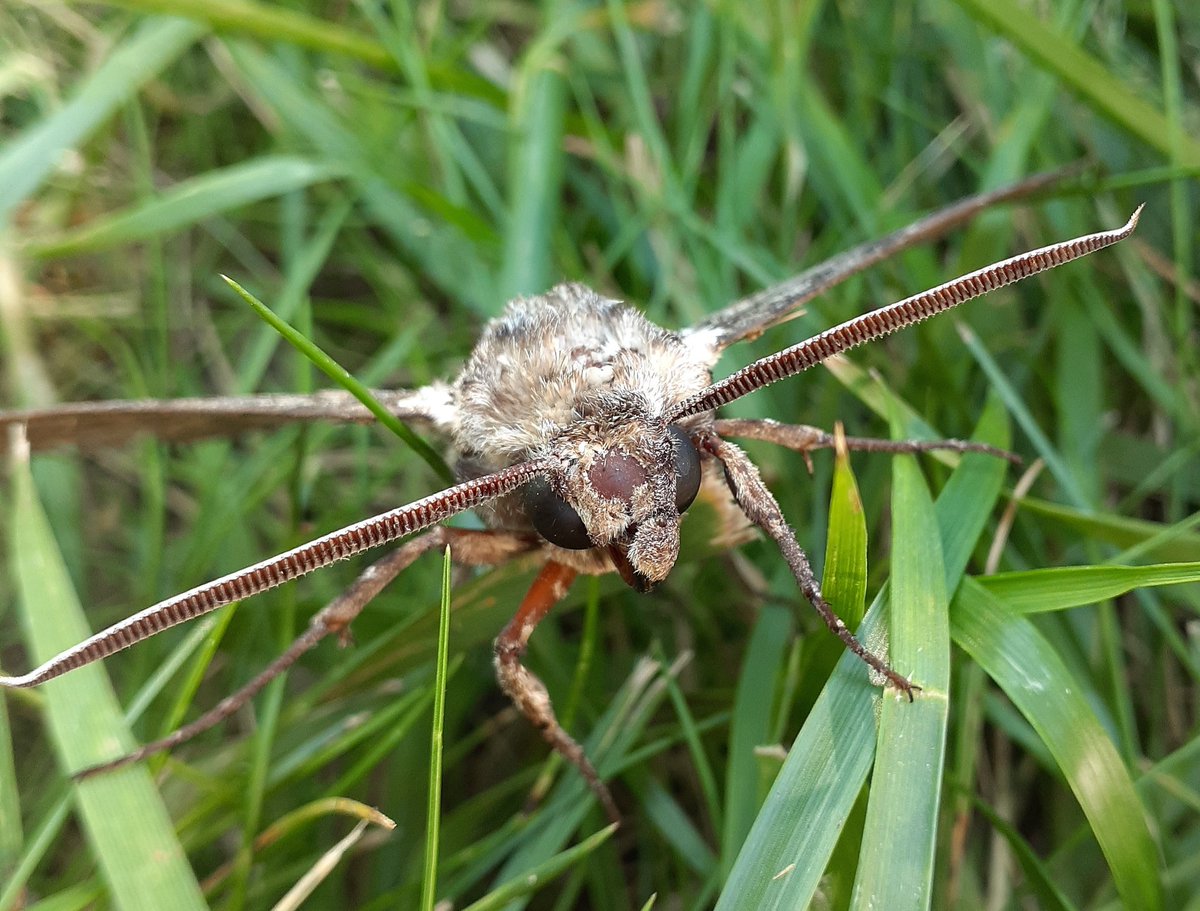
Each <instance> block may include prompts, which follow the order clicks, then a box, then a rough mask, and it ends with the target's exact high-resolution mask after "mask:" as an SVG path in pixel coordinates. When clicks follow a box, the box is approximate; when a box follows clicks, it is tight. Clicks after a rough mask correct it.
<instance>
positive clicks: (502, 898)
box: [463, 825, 617, 911]
mask: <svg viewBox="0 0 1200 911" xmlns="http://www.w3.org/2000/svg"><path fill="white" fill-rule="evenodd" d="M616 831H617V827H616V826H615V825H610V826H607V827H606V828H603V829H601V830H600V831H599V832H595V833H593V834H592V835H589V836H588V837H587V838H585V839H584V840H583V841H581V842H580V843H579V844H577V845H572V846H571V847H569V848H567V849H565V850H563V851H560V852H559V853H557V854H555V855H554V856H553V857H550V858H548V859H546V860H544V861H542V863H540V864H538V865H537V866H535V867H532V868H531V869H529V870H528V871H527V872H525V873H522V874H521V875H520V876H517V877H515V878H514V879H512V880H510V881H508V882H506V883H503V884H501V885H499V886H497V887H496V888H495V889H494V890H492V891H491V892H489V893H488V894H487V896H485V897H484V898H481V899H480V900H479V901H477V902H474V903H473V904H470V905H468V906H467V907H466V908H464V909H463V911H495V909H497V908H504V907H507V906H509V905H510V904H511V903H512V902H514V901H517V900H518V899H521V898H525V897H526V896H529V895H532V894H533V893H534V892H536V891H537V890H538V889H541V888H542V887H543V886H545V885H546V883H547V882H549V881H550V880H551V879H553V878H554V877H555V876H558V875H560V874H561V873H563V872H565V871H566V870H569V869H571V868H572V867H574V866H576V865H578V864H579V863H581V862H582V861H583V860H584V859H585V858H587V857H588V855H590V854H592V853H593V852H594V851H595V850H596V849H597V848H598V847H600V846H601V845H602V844H604V843H605V842H606V841H608V839H609V838H611V837H612V834H613V833H614V832H616Z"/></svg>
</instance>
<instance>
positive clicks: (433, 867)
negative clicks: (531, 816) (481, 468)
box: [421, 547, 450, 911]
mask: <svg viewBox="0 0 1200 911" xmlns="http://www.w3.org/2000/svg"><path fill="white" fill-rule="evenodd" d="M449 657H450V548H449V547H447V548H446V552H445V553H444V554H443V556H442V601H441V608H440V610H439V611H438V648H437V659H436V660H435V662H434V684H433V725H432V731H431V735H430V744H429V803H428V806H427V813H428V815H427V817H426V822H425V877H424V880H423V881H422V888H421V907H422V908H423V909H425V911H433V906H434V902H435V901H436V899H437V866H438V829H439V825H440V823H441V814H442V746H443V744H444V742H445V735H446V677H447V668H448V667H449V663H450V662H449Z"/></svg>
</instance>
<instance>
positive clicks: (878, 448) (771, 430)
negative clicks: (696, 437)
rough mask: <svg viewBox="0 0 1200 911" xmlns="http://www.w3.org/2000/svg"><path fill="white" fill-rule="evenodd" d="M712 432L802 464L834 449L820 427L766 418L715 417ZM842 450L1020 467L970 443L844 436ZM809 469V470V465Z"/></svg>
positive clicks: (995, 450)
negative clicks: (776, 449) (779, 451)
mask: <svg viewBox="0 0 1200 911" xmlns="http://www.w3.org/2000/svg"><path fill="white" fill-rule="evenodd" d="M713 429H714V430H715V431H716V432H717V433H718V434H719V435H720V436H727V437H738V438H739V439H744V440H763V441H764V442H767V443H774V444H775V445H777V446H783V447H785V448H787V449H792V450H795V451H796V452H799V453H801V454H802V455H803V456H804V459H805V461H806V462H808V461H809V457H808V456H809V453H811V452H813V451H814V450H816V449H833V447H834V435H833V434H832V433H829V432H828V431H825V430H822V429H821V428H820V427H812V426H810V425H808V424H781V423H780V422H779V421H773V420H771V419H770V418H761V419H757V420H755V419H749V418H719V419H718V420H716V421H714V422H713ZM846 448H847V449H850V450H854V451H857V452H889V453H918V452H958V453H966V452H979V453H983V454H984V455H990V456H995V457H996V458H998V459H1004V460H1005V461H1006V462H1011V463H1012V464H1014V465H1020V464H1021V457H1020V456H1018V455H1017V454H1016V453H1012V452H1009V451H1008V450H1006V449H1000V448H999V447H997V446H989V445H988V444H987V443H974V442H972V441H970V440H879V439H875V438H874V437H846ZM809 467H810V469H811V467H812V465H811V462H810V464H809Z"/></svg>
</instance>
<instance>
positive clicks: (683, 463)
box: [667, 424, 700, 513]
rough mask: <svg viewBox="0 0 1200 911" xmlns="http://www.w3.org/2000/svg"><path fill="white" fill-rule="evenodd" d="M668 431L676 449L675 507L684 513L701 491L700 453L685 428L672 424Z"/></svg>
mask: <svg viewBox="0 0 1200 911" xmlns="http://www.w3.org/2000/svg"><path fill="white" fill-rule="evenodd" d="M667 433H668V434H670V436H671V445H672V447H674V450H675V508H676V509H678V510H679V512H680V513H682V512H683V511H684V510H686V509H687V508H688V507H689V506H691V505H692V501H693V500H694V499H696V494H697V493H698V492H699V491H700V453H698V452H697V451H696V447H695V446H693V445H692V439H691V437H689V436H688V435H687V431H686V430H684V429H683V428H681V427H676V426H675V425H674V424H672V425H671V426H670V427H668V428H667Z"/></svg>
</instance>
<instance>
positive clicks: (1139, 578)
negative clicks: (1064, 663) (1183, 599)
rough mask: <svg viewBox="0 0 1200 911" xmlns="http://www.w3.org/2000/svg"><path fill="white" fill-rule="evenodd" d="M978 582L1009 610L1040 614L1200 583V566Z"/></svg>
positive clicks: (1090, 570)
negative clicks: (1139, 591) (1136, 591)
mask: <svg viewBox="0 0 1200 911" xmlns="http://www.w3.org/2000/svg"><path fill="white" fill-rule="evenodd" d="M977 581H978V582H979V584H980V585H982V586H983V587H984V588H986V589H987V590H988V591H989V592H990V593H991V594H992V596H993V597H994V598H996V599H997V600H1000V601H1003V602H1004V605H1005V606H1006V607H1007V608H1008V609H1009V610H1012V611H1016V612H1017V613H1021V614H1036V613H1045V612H1047V611H1056V610H1066V609H1067V608H1069V607H1079V606H1080V605H1083V604H1095V603H1096V602H1098V601H1103V600H1105V599H1106V598H1116V597H1118V596H1119V595H1123V594H1125V593H1126V592H1130V591H1133V589H1135V588H1149V587H1153V586H1159V585H1183V584H1186V583H1189V582H1200V563H1164V564H1159V565H1157V566H1056V567H1051V568H1049V569H1034V570H1029V571H1026V572H1017V573H1001V574H999V575H995V576H985V577H983V578H981V579H978V580H977Z"/></svg>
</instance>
